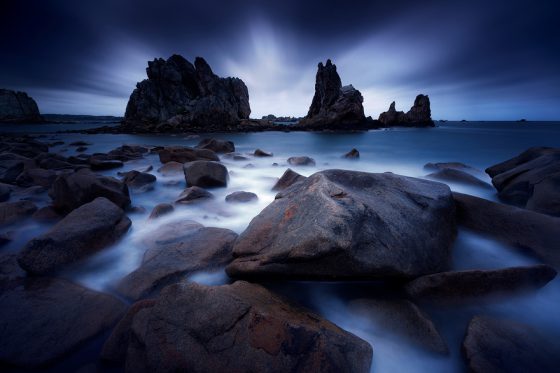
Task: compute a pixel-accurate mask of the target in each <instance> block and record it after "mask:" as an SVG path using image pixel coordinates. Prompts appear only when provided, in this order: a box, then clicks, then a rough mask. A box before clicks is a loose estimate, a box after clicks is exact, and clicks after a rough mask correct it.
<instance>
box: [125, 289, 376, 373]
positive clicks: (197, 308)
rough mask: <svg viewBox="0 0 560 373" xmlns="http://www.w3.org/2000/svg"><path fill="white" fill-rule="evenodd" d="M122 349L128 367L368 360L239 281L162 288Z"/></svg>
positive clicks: (229, 367)
mask: <svg viewBox="0 0 560 373" xmlns="http://www.w3.org/2000/svg"><path fill="white" fill-rule="evenodd" d="M177 325H181V327H180V328H178V327H177ZM161 341H165V343H161ZM126 351H127V352H126V371H128V372H148V371H158V372H159V371H201V372H204V371H213V372H221V371H223V372H225V371H235V372H237V371H239V372H245V371H267V372H311V371H313V372H356V373H360V372H364V373H365V372H369V369H370V365H371V357H372V349H371V346H370V345H369V344H368V343H367V342H365V341H363V340H361V339H360V338H358V337H356V336H354V335H353V334H350V333H348V332H346V331H344V330H342V329H340V328H338V327H337V326H336V325H334V324H332V323H330V322H329V321H327V320H325V319H323V318H321V317H319V316H317V315H314V314H312V313H310V312H307V311H305V310H302V309H299V308H296V307H295V306H292V305H289V304H288V303H286V302H285V301H283V300H282V299H280V298H279V297H277V296H275V295H274V294H272V293H271V292H269V291H268V290H266V289H265V288H263V287H261V286H259V285H255V284H250V283H247V282H241V281H238V282H236V283H234V284H233V285H224V286H203V285H198V284H195V283H180V284H174V285H170V286H168V287H166V288H165V289H164V290H163V291H162V292H161V295H160V296H159V298H158V299H157V301H156V303H155V305H153V306H152V307H146V308H143V309H142V310H140V311H139V312H137V313H136V315H134V319H133V321H132V323H131V331H130V338H129V344H128V348H127V350H126ZM240 356H242V357H243V358H240Z"/></svg>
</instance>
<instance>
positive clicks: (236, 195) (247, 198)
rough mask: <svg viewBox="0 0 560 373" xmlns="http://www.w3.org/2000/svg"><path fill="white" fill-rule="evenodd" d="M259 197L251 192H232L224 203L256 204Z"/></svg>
mask: <svg viewBox="0 0 560 373" xmlns="http://www.w3.org/2000/svg"><path fill="white" fill-rule="evenodd" d="M258 199H259V197H258V196H257V195H256V194H255V193H251V192H233V193H231V194H228V195H227V196H226V202H229V203H247V202H256V201H258Z"/></svg>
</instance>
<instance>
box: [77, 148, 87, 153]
mask: <svg viewBox="0 0 560 373" xmlns="http://www.w3.org/2000/svg"><path fill="white" fill-rule="evenodd" d="M86 150H88V148H87V146H78V147H77V148H76V152H78V153H82V152H85V151H86Z"/></svg>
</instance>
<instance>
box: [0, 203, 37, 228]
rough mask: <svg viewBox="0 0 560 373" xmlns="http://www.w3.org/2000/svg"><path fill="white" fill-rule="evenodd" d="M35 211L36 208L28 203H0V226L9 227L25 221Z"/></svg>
mask: <svg viewBox="0 0 560 373" xmlns="http://www.w3.org/2000/svg"><path fill="white" fill-rule="evenodd" d="M35 211H37V206H35V204H34V203H33V202H30V201H16V202H2V203H0V226H5V225H11V224H16V223H19V222H21V221H22V220H25V219H27V218H28V217H30V216H31V215H33V213H34V212H35Z"/></svg>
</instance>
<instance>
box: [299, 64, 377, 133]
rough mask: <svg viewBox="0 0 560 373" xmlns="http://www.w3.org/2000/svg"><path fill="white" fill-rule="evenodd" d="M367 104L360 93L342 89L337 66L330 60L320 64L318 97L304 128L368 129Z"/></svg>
mask: <svg viewBox="0 0 560 373" xmlns="http://www.w3.org/2000/svg"><path fill="white" fill-rule="evenodd" d="M363 101H364V99H363V97H362V94H361V93H360V91H358V90H357V89H355V88H354V87H353V86H352V85H346V86H344V87H343V86H342V82H341V81H340V76H339V75H338V72H337V71H336V65H335V64H333V63H332V62H331V60H327V63H326V64H325V65H323V63H322V62H320V63H319V65H318V69H317V76H316V78H315V95H314V96H313V101H312V102H311V106H310V107H309V112H308V113H307V116H306V117H305V118H303V119H302V120H301V121H300V122H299V123H300V125H302V126H309V127H320V128H340V129H344V128H348V127H353V126H360V125H364V124H365V122H366V118H365V116H364V107H363V105H362V102H363Z"/></svg>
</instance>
